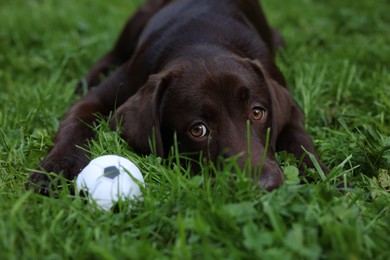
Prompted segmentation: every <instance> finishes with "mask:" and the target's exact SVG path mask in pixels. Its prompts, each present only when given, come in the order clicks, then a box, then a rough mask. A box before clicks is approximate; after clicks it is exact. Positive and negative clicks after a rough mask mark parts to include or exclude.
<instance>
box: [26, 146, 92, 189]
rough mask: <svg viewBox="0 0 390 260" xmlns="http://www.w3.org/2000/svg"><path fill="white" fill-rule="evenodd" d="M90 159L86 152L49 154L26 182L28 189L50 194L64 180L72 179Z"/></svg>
mask: <svg viewBox="0 0 390 260" xmlns="http://www.w3.org/2000/svg"><path fill="white" fill-rule="evenodd" d="M87 163H88V159H87V157H86V155H85V154H84V153H82V154H80V153H76V154H73V155H71V156H53V155H49V156H48V157H46V158H45V160H43V162H42V163H41V166H40V167H39V169H42V171H40V170H37V171H35V172H32V173H31V175H30V177H29V181H28V183H27V184H26V188H27V189H28V190H33V191H35V192H37V193H39V194H42V195H46V196H48V195H50V192H53V191H55V190H57V189H58V187H59V186H60V185H61V184H62V183H63V180H64V179H66V180H72V179H73V178H75V177H76V176H77V175H78V174H79V173H80V172H81V170H82V169H83V168H84V167H85V166H86V165H87Z"/></svg>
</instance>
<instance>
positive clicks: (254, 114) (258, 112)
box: [252, 107, 264, 120]
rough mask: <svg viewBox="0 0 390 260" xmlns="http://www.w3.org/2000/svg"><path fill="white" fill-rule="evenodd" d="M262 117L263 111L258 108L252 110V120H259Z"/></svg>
mask: <svg viewBox="0 0 390 260" xmlns="http://www.w3.org/2000/svg"><path fill="white" fill-rule="evenodd" d="M263 117H264V109H262V108H260V107H254V108H252V118H253V120H261V119H262V118H263Z"/></svg>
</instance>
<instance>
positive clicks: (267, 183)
mask: <svg viewBox="0 0 390 260" xmlns="http://www.w3.org/2000/svg"><path fill="white" fill-rule="evenodd" d="M282 184H283V173H282V171H281V169H280V168H279V167H278V168H274V167H272V169H269V170H268V169H263V170H262V171H261V173H260V178H259V181H258V185H259V187H260V188H262V189H266V190H267V191H271V190H273V189H276V188H279V187H280V186H281V185H282Z"/></svg>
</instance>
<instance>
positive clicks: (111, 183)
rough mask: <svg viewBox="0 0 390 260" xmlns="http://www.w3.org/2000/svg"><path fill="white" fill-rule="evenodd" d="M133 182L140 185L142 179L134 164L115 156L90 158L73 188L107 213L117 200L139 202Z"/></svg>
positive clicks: (138, 190)
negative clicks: (83, 193)
mask: <svg viewBox="0 0 390 260" xmlns="http://www.w3.org/2000/svg"><path fill="white" fill-rule="evenodd" d="M137 182H138V183H140V184H142V185H144V178H143V177H142V174H141V172H140V170H139V169H138V168H137V166H135V164H134V163H132V162H131V161H130V160H128V159H126V158H123V157H120V156H118V155H104V156H101V157H97V158H95V159H93V160H92V161H91V162H90V163H89V164H88V165H87V166H86V167H85V168H84V169H83V170H82V171H81V173H80V174H79V175H78V176H77V180H76V186H77V190H78V192H80V191H86V192H87V194H88V199H89V200H90V201H95V202H96V204H97V205H99V206H100V207H101V208H102V209H104V210H110V209H111V207H112V206H113V205H114V204H115V203H116V202H117V201H119V200H124V199H136V198H138V199H140V200H142V192H141V189H140V186H139V185H138V183H137Z"/></svg>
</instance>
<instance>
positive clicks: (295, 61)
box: [0, 0, 390, 259]
mask: <svg viewBox="0 0 390 260" xmlns="http://www.w3.org/2000/svg"><path fill="white" fill-rule="evenodd" d="M263 2H264V8H265V9H266V13H267V15H268V17H269V20H270V22H271V24H272V25H274V26H275V27H277V28H278V29H279V30H280V32H281V34H282V35H283V36H284V38H285V41H286V44H287V48H286V49H285V50H283V51H282V53H281V54H280V55H279V57H278V64H279V65H280V67H281V69H282V70H283V72H284V74H285V75H286V77H287V81H288V83H289V85H290V88H291V90H292V93H293V95H294V98H295V100H296V101H297V103H298V104H299V105H300V106H301V107H302V109H303V111H304V113H305V116H306V125H307V129H308V130H309V132H310V133H311V134H312V135H313V138H314V140H315V144H316V146H317V148H318V150H319V153H320V157H321V158H322V159H323V161H324V162H325V163H326V164H327V165H329V166H330V167H331V168H332V169H333V170H332V173H331V175H330V176H329V177H328V178H326V179H321V176H320V173H318V172H316V171H315V170H312V171H310V172H309V174H310V175H311V176H312V177H313V178H314V179H315V180H316V181H315V183H311V184H303V185H299V184H297V177H296V175H295V173H296V172H295V169H296V163H297V162H296V161H295V160H294V159H293V158H292V157H291V156H290V155H288V154H286V153H280V154H279V155H278V159H279V161H280V164H281V165H282V166H283V167H284V169H285V173H286V175H287V177H288V183H287V184H286V185H284V186H283V187H281V188H280V189H278V190H275V191H273V192H270V193H267V192H263V191H259V190H258V189H257V188H256V187H253V186H252V185H251V182H250V180H249V179H248V178H246V176H245V172H240V171H238V173H237V177H234V176H232V174H231V173H230V172H229V171H228V170H226V169H228V168H231V167H235V161H234V159H229V160H226V161H225V162H224V164H225V167H220V168H215V167H213V166H205V167H204V168H203V170H202V174H201V175H199V176H193V175H191V173H190V172H189V171H188V170H187V169H186V168H185V167H180V166H178V165H177V163H176V162H177V157H175V156H173V157H171V158H170V159H168V160H166V161H161V159H160V158H156V157H154V156H148V157H139V156H137V155H135V154H134V153H132V152H131V149H130V148H129V147H128V146H127V145H126V144H125V143H124V142H123V141H122V140H121V139H120V138H119V137H118V135H117V134H116V133H113V132H110V131H109V130H108V127H107V125H106V123H105V122H103V123H102V124H101V125H100V126H99V127H97V128H96V131H97V138H96V139H95V140H94V141H93V142H91V147H90V149H91V157H96V156H99V155H103V154H109V153H114V154H119V155H122V156H125V157H129V158H130V159H132V160H133V161H134V162H135V163H136V164H137V165H138V166H139V168H140V169H141V171H142V172H143V174H144V177H145V182H146V188H145V189H144V201H143V202H142V203H135V204H134V205H133V207H132V209H130V208H128V207H127V206H126V205H127V204H129V203H130V202H128V203H127V204H125V205H122V206H123V207H122V210H121V211H120V212H119V213H113V212H100V211H96V210H93V208H91V207H88V206H86V205H85V203H84V201H83V199H82V198H79V197H78V196H76V197H74V196H71V195H70V193H69V191H68V190H67V189H65V190H61V191H59V194H58V198H57V199H54V198H47V197H42V196H39V195H37V194H33V193H31V192H27V191H26V190H25V189H24V183H25V182H26V181H27V176H28V174H29V172H30V171H31V169H34V168H35V167H36V165H37V164H38V163H39V161H40V160H41V159H42V158H43V157H44V156H45V154H46V153H47V151H48V149H49V148H50V146H51V145H52V144H53V143H52V138H53V136H54V134H55V132H56V129H57V128H58V125H59V122H60V120H61V118H62V116H63V114H64V113H65V112H66V111H67V109H68V108H69V106H70V105H71V104H72V103H73V102H74V101H75V100H76V99H77V97H76V96H73V94H72V93H73V90H74V87H75V85H76V82H77V81H78V79H80V78H81V77H82V76H83V75H85V74H86V72H87V71H88V68H89V67H90V66H91V65H92V64H93V63H94V62H95V61H96V59H97V57H99V56H100V55H102V54H103V53H104V52H105V51H107V50H108V49H109V48H110V47H111V46H112V44H113V42H114V41H115V39H116V37H117V35H118V33H119V32H120V29H121V27H122V25H123V24H124V22H125V21H126V19H127V17H128V15H129V14H130V13H131V12H132V11H134V10H135V8H136V6H138V5H139V4H140V3H141V1H121V0H113V1H102V0H96V1H93V2H91V1H86V0H80V1H76V2H75V1H55V0H28V1H22V0H14V1H0V24H1V26H0V201H1V203H0V258H1V259H21V258H24V259H43V258H46V259H59V258H66V259H69V258H71V259H80V258H84V259H85V258H88V259H94V258H102V259H118V258H119V259H120V258H135V259H137V258H140V259H141V258H142V259H150V258H158V259H159V258H177V259H190V258H195V259H214V258H217V259H218V258H232V259H248V258H261V259H389V258H390V249H389V245H390V236H389V234H390V208H389V205H390V195H389V191H390V176H389V171H390V73H389V68H390V67H389V61H390V52H389V51H388V48H389V46H388V45H389V42H390V27H389V24H390V16H389V13H390V5H388V2H387V0H376V1H372V0H361V1H352V0H326V1H325V0H297V1H283V0H273V1H263ZM212 175H216V178H212V177H210V176H212ZM343 181H348V183H349V185H350V186H349V188H348V190H347V191H346V192H344V193H341V192H340V191H339V189H338V188H337V185H340V182H343ZM341 186H342V185H341Z"/></svg>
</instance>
